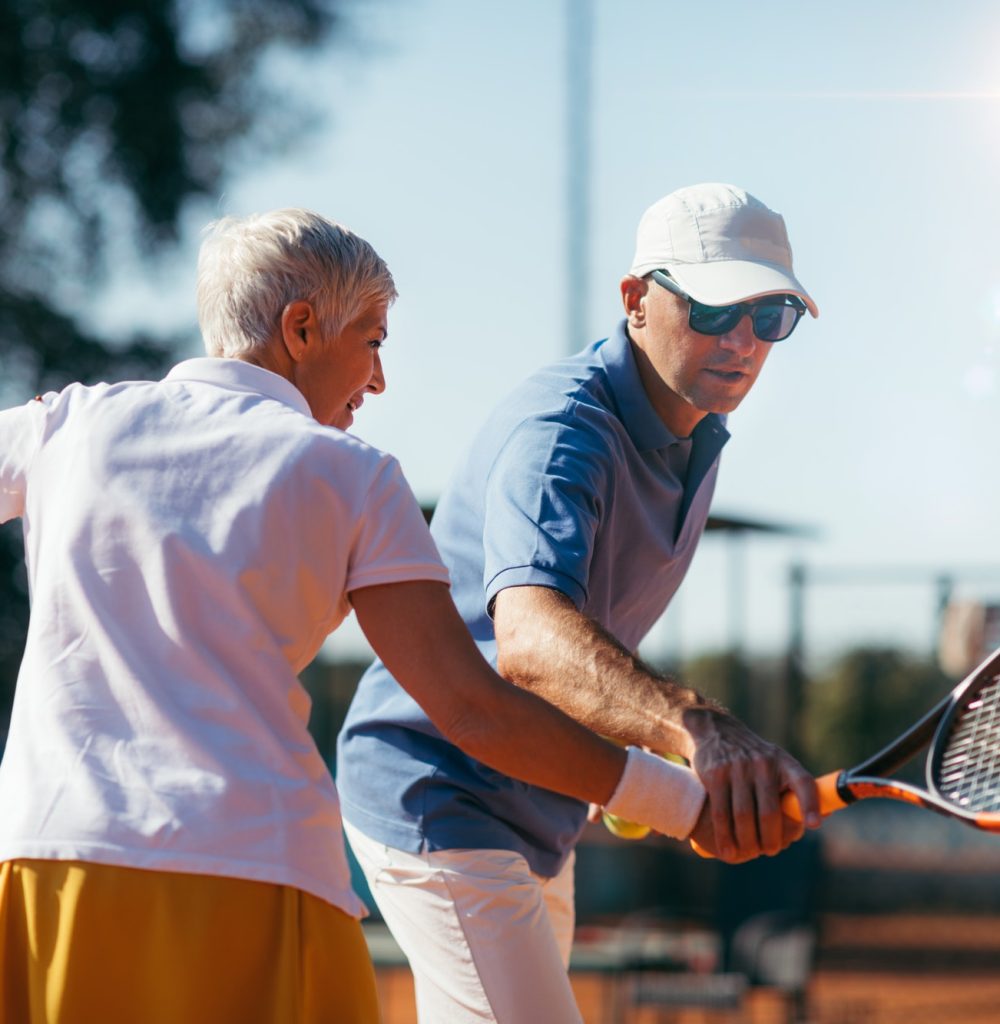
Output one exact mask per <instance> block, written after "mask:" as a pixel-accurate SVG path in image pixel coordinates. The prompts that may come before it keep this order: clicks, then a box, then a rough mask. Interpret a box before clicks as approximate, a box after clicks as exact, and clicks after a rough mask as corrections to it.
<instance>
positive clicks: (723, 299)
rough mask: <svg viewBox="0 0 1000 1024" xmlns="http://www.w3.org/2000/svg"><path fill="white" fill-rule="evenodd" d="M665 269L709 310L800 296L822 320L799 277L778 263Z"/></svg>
mask: <svg viewBox="0 0 1000 1024" xmlns="http://www.w3.org/2000/svg"><path fill="white" fill-rule="evenodd" d="M651 269H655V268H651ZM663 269H664V270H667V271H669V273H670V276H671V277H672V278H673V279H674V280H675V281H676V282H677V283H678V284H679V285H680V286H681V288H683V289H684V291H686V292H687V293H688V295H690V296H691V298H692V299H697V300H698V302H703V303H705V305H706V306H728V305H730V304H731V303H734V302H747V301H749V300H750V299H757V298H761V297H762V296H764V295H797V296H798V297H799V298H800V299H801V300H802V301H803V302H804V303H805V304H806V308H807V309H808V310H809V312H810V313H812V315H813V316H814V317H817V316H819V308H818V307H817V305H816V303H815V302H813V300H812V296H811V295H810V294H809V293H808V292H807V291H806V290H805V288H803V287H802V285H801V284H800V283H799V281H798V279H797V278H796V277H795V275H794V274H792V273H790V272H789V271H788V270H787V269H786V268H785V267H782V266H778V265H777V264H774V263H750V262H749V261H744V260H718V261H716V262H713V263H668V264H667V265H666V266H665V267H664V268H663ZM633 272H634V271H633ZM648 272H649V271H646V273H648Z"/></svg>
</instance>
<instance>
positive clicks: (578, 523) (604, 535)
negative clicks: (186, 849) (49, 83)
mask: <svg viewBox="0 0 1000 1024" xmlns="http://www.w3.org/2000/svg"><path fill="white" fill-rule="evenodd" d="M728 437H729V434H728V432H727V431H726V428H725V426H724V423H723V420H722V418H721V417H719V416H716V415H714V414H709V415H707V416H705V418H704V419H702V421H701V422H700V423H699V424H698V426H697V428H696V429H695V430H694V432H693V433H692V435H691V437H690V438H677V437H675V436H674V435H673V434H672V433H671V432H670V431H669V430H668V429H667V427H666V426H664V424H663V422H662V421H661V420H660V418H659V416H658V415H657V414H656V412H655V411H654V409H653V407H652V405H651V404H650V402H649V399H648V398H647V396H646V392H645V390H644V389H643V387H642V383H641V381H640V378H639V371H638V369H637V367H636V363H635V359H634V356H633V352H632V346H631V342H630V341H629V339H628V336H627V334H626V333H625V322H624V321H623V322H622V323H621V324H620V325H619V327H618V329H617V330H616V331H615V332H614V334H612V335H611V337H609V338H607V339H605V340H604V341H599V342H597V343H596V344H594V345H591V346H590V347H589V348H586V349H584V351H582V352H580V353H578V354H577V355H575V356H572V357H570V358H568V359H565V360H563V361H562V362H559V363H556V364H554V365H552V366H549V367H547V368H545V369H543V370H540V371H539V372H538V373H536V374H535V375H534V376H532V377H530V378H529V379H528V380H527V381H526V382H525V383H524V384H523V385H521V387H520V388H518V390H517V391H516V392H515V393H514V394H513V395H512V396H510V397H509V398H508V399H507V400H506V401H504V402H502V403H501V404H500V406H499V407H498V408H497V409H496V411H495V412H494V413H493V415H492V416H491V417H490V418H489V419H488V420H487V422H486V424H485V425H484V427H483V428H482V430H481V431H480V432H479V435H478V436H477V437H476V438H475V440H474V441H473V443H472V446H471V449H470V450H469V452H468V454H467V455H466V457H465V459H464V461H463V462H462V464H461V465H460V467H459V469H458V472H457V473H456V475H455V477H454V479H453V480H452V481H451V483H450V484H449V486H448V488H447V490H446V491H445V493H444V495H443V496H442V498H441V500H440V502H439V504H438V507H437V510H436V512H435V515H434V520H433V523H432V525H431V532H432V533H433V535H434V539H435V541H436V542H437V545H438V548H439V550H440V552H441V555H442V557H443V558H444V561H445V564H446V565H447V566H448V569H449V572H450V573H451V580H452V596H453V597H454V600H455V603H456V604H457V606H458V609H459V611H460V613H461V614H462V616H463V618H464V619H465V622H466V623H467V625H468V626H469V629H470V630H471V632H472V635H473V637H474V638H475V641H476V643H477V644H478V645H479V648H480V650H481V651H482V652H483V654H484V655H485V657H486V658H487V659H488V660H489V661H490V662H491V663H493V664H495V663H496V640H495V637H494V633H493V622H492V619H491V618H490V607H491V602H492V600H493V598H494V597H495V596H496V594H497V593H498V592H499V591H500V590H503V589H505V588H506V587H516V586H526V585H527V586H542V587H553V588H555V589H557V590H560V591H562V592H563V593H564V594H566V595H567V596H568V597H569V598H570V599H571V600H572V601H573V603H574V604H575V605H576V607H577V608H579V609H580V611H581V612H583V613H584V614H585V615H587V616H589V617H590V618H592V619H594V620H596V621H597V622H599V623H600V624H601V625H602V626H603V627H604V628H605V629H606V630H608V631H609V632H610V633H611V634H612V635H613V636H615V637H616V638H617V639H618V640H619V641H620V642H621V643H622V645H623V646H624V647H626V648H627V649H628V650H635V649H636V647H637V646H638V644H639V641H640V640H641V639H642V638H643V637H644V636H645V635H646V633H647V632H648V631H649V629H650V628H651V627H652V625H653V624H654V623H655V622H656V621H657V619H658V618H659V617H660V615H661V614H662V613H663V611H664V609H665V608H666V607H667V605H668V603H669V602H670V599H671V598H672V597H673V595H674V593H675V592H676V590H677V588H678V586H679V585H680V583H681V580H682V579H683V578H684V574H685V572H686V571H687V568H688V565H689V564H690V562H691V558H692V557H693V555H694V551H695V547H696V546H697V543H698V539H699V537H700V536H701V534H702V531H703V529H704V526H705V520H706V519H707V517H708V509H709V504H710V502H711V498H712V492H713V490H714V487H715V477H716V473H717V470H718V462H719V454H720V452H721V450H722V446H723V445H724V444H725V442H726V440H727V439H728ZM337 788H338V790H339V792H340V797H341V803H342V808H343V814H344V817H345V818H346V819H347V820H348V821H349V822H351V824H352V825H354V826H355V827H356V828H358V829H360V830H361V831H362V832H364V833H365V834H366V835H368V836H370V837H371V838H373V839H375V840H377V841H378V842H382V843H385V844H386V845H388V846H394V847H397V848H398V849H402V850H407V851H411V852H417V851H420V850H428V849H429V850H439V849H456V848H464V849H468V848H493V849H508V850H514V851H517V852H518V853H521V854H522V855H523V856H524V857H525V858H526V859H527V861H528V863H529V864H530V866H531V869H532V870H533V871H534V872H536V873H537V874H540V875H545V876H552V875H555V874H556V873H558V871H559V869H560V868H561V866H562V864H563V863H564V861H565V859H566V857H567V856H568V854H569V851H570V850H571V849H572V848H573V846H574V845H575V843H576V841H577V839H578V838H579V835H580V832H581V831H582V829H583V826H584V824H585V821H586V814H587V807H586V804H583V803H581V802H580V801H578V800H574V799H571V798H570V797H565V796H561V795H559V794H557V793H553V792H551V791H550V790H546V789H540V788H538V787H535V786H529V785H527V784H526V783H523V782H520V781H518V780H515V779H512V778H509V777H507V776H505V775H502V774H500V773H499V772H496V771H494V770H493V769H491V768H487V767H486V766H485V765H483V764H481V763H480V762H478V761H476V760H474V759H472V758H470V757H467V756H466V755H465V754H463V753H462V752H461V751H460V750H458V748H457V747H455V746H453V745H452V744H451V743H449V742H448V741H447V740H445V739H444V738H443V737H442V736H441V734H440V733H439V732H438V731H437V730H436V729H435V728H434V726H433V725H431V723H430V721H429V720H428V718H427V716H426V715H425V714H424V713H423V711H421V709H420V707H419V706H418V705H417V704H416V702H415V701H414V700H412V699H411V698H410V697H409V695H408V694H407V693H406V692H405V691H404V690H403V689H402V687H401V686H400V685H399V684H398V683H397V682H396V681H395V679H393V677H392V676H391V675H390V674H389V673H388V671H387V670H386V668H385V666H384V665H383V664H382V663H381V662H379V661H376V662H375V664H374V665H372V666H371V668H370V669H369V670H368V671H367V673H366V674H365V675H364V677H363V678H362V680H361V682H360V684H359V686H358V690H357V693H356V694H355V697H354V700H353V702H352V704H351V707H350V709H349V711H348V715H347V720H346V722H345V725H344V728H343V730H342V732H341V734H340V739H339V742H338V759H337Z"/></svg>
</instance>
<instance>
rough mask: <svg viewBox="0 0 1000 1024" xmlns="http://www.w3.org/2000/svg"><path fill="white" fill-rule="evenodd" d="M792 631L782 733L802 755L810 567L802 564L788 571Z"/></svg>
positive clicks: (786, 742)
mask: <svg viewBox="0 0 1000 1024" xmlns="http://www.w3.org/2000/svg"><path fill="white" fill-rule="evenodd" d="M788 594H789V630H788V659H787V662H786V665H785V708H784V712H785V714H784V718H785V720H784V722H783V723H782V726H783V728H782V733H783V735H784V742H783V746H784V747H785V749H786V750H787V751H788V752H789V753H791V754H793V755H795V756H796V757H799V758H801V756H802V749H803V743H802V735H801V731H802V727H803V725H804V724H805V723H804V715H803V711H804V709H805V689H806V669H805V617H806V616H805V599H806V567H805V566H804V565H802V564H801V563H797V564H795V565H792V566H791V567H790V568H789V570H788Z"/></svg>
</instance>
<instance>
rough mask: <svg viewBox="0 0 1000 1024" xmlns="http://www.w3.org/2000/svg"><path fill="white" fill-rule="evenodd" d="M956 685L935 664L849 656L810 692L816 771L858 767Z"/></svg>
mask: <svg viewBox="0 0 1000 1024" xmlns="http://www.w3.org/2000/svg"><path fill="white" fill-rule="evenodd" d="M953 685H954V680H950V679H949V678H948V677H947V676H945V675H944V673H943V672H942V671H941V669H940V668H939V667H938V666H937V664H936V663H935V662H934V661H931V660H930V659H925V658H918V657H914V656H913V655H912V654H907V653H906V652H904V651H900V650H897V649H894V648H888V647H863V648H858V649H856V650H853V651H849V652H847V653H846V654H844V655H843V656H842V657H840V658H839V659H838V660H837V661H836V662H834V663H833V664H832V665H831V666H830V668H829V669H827V670H826V671H825V672H824V673H823V674H822V675H820V676H818V677H817V678H816V679H814V680H813V681H812V683H811V685H810V687H809V698H808V714H807V721H808V730H809V735H808V743H807V749H808V751H809V761H810V767H811V768H813V769H814V770H816V771H817V772H823V771H832V770H834V769H837V768H847V767H850V766H851V765H853V764H857V763H858V762H859V761H861V760H862V759H864V758H866V757H868V756H870V755H872V754H874V753H875V752H876V751H877V750H879V749H881V748H882V747H883V746H885V745H886V744H887V743H889V742H890V741H891V740H893V739H895V738H896V736H898V735H899V733H901V732H902V731H903V730H904V729H905V728H907V727H908V726H909V725H911V724H912V723H913V722H915V721H916V720H917V719H918V718H919V717H920V716H921V715H923V713H924V712H925V711H927V710H929V709H930V708H931V706H932V705H933V704H935V703H936V702H937V701H938V700H940V699H941V697H943V696H944V695H945V694H946V693H948V691H949V690H950V689H951V687H952V686H953Z"/></svg>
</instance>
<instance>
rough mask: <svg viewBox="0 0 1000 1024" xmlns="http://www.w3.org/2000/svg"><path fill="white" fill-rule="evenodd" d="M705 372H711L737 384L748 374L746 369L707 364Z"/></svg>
mask: <svg viewBox="0 0 1000 1024" xmlns="http://www.w3.org/2000/svg"><path fill="white" fill-rule="evenodd" d="M705 372H706V373H711V374H713V375H714V376H716V377H720V378H721V379H722V380H724V381H727V382H729V383H730V384H736V383H738V382H739V381H741V380H743V378H744V377H746V376H747V373H746V370H732V369H726V368H725V367H722V366H707V367H705Z"/></svg>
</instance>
